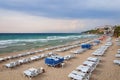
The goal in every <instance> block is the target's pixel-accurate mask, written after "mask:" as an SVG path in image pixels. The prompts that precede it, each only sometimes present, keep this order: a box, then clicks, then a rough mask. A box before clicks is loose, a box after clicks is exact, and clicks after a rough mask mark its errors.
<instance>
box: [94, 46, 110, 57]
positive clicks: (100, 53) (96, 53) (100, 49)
mask: <svg viewBox="0 0 120 80" xmlns="http://www.w3.org/2000/svg"><path fill="white" fill-rule="evenodd" d="M107 48H108V46H101V47H100V48H99V49H97V50H96V51H94V52H93V53H92V55H94V56H102V55H103V54H104V53H105V51H106V50H107Z"/></svg>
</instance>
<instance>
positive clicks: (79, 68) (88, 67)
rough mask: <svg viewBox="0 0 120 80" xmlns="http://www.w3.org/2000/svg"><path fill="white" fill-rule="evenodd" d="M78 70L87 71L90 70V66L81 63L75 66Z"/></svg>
mask: <svg viewBox="0 0 120 80" xmlns="http://www.w3.org/2000/svg"><path fill="white" fill-rule="evenodd" d="M76 69H77V70H78V71H81V72H83V73H89V72H91V67H90V66H83V65H80V66H78V67H77V68H76Z"/></svg>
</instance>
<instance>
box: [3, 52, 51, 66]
mask: <svg viewBox="0 0 120 80" xmlns="http://www.w3.org/2000/svg"><path fill="white" fill-rule="evenodd" d="M52 54H53V53H48V54H40V55H38V56H32V57H30V58H24V59H20V60H17V61H15V62H10V63H7V64H5V65H4V66H5V67H6V68H13V67H16V66H19V65H21V64H25V63H28V62H32V61H36V60H39V59H42V58H45V57H47V56H50V55H52Z"/></svg>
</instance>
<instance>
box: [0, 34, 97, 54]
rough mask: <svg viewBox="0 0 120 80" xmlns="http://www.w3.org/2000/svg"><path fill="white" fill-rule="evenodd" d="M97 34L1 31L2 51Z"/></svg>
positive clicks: (47, 44) (68, 40)
mask: <svg viewBox="0 0 120 80" xmlns="http://www.w3.org/2000/svg"><path fill="white" fill-rule="evenodd" d="M93 37H97V36H96V35H85V34H84V35H83V34H80V33H4V34H3V33H1V34H0V53H9V52H15V51H21V50H30V49H32V48H42V47H47V46H56V45H60V44H65V43H68V42H72V41H76V40H79V39H82V38H93Z"/></svg>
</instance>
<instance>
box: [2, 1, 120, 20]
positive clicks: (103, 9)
mask: <svg viewBox="0 0 120 80" xmlns="http://www.w3.org/2000/svg"><path fill="white" fill-rule="evenodd" d="M119 3H120V0H114V1H112V0H99V1H98V0H52V1H49V0H34V1H33V0H1V1H0V8H2V9H9V10H15V11H21V12H24V13H27V14H31V15H35V16H44V17H50V18H61V19H63V18H67V19H80V18H82V19H86V18H94V19H97V18H101V19H119V16H120V5H119Z"/></svg>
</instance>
